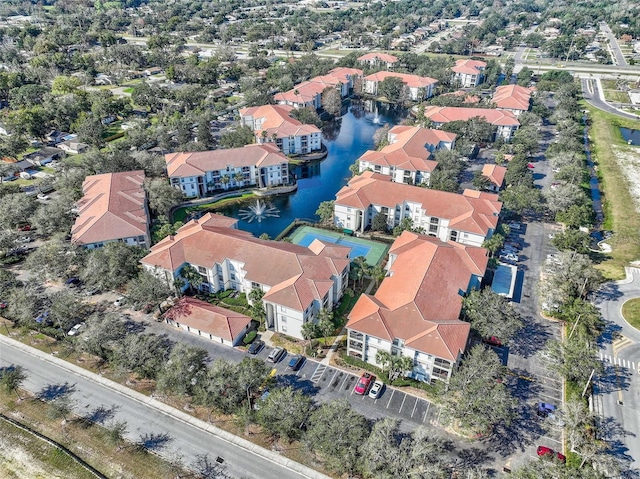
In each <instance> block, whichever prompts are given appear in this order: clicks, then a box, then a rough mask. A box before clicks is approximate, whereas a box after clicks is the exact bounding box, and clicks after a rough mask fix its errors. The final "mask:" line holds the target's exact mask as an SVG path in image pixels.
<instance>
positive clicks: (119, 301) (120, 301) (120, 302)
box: [113, 296, 125, 308]
mask: <svg viewBox="0 0 640 479" xmlns="http://www.w3.org/2000/svg"><path fill="white" fill-rule="evenodd" d="M124 302H125V299H124V297H122V296H120V297H119V298H118V299H116V300H115V301H114V302H113V305H114V306H115V307H116V308H119V307H120V306H122V305H123V304H124Z"/></svg>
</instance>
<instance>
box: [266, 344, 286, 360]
mask: <svg viewBox="0 0 640 479" xmlns="http://www.w3.org/2000/svg"><path fill="white" fill-rule="evenodd" d="M286 355H287V350H286V349H284V348H281V347H280V346H278V347H277V348H274V349H273V351H271V352H270V353H269V357H268V358H267V361H269V362H270V363H278V362H280V361H281V360H282V358H284V357H285V356H286Z"/></svg>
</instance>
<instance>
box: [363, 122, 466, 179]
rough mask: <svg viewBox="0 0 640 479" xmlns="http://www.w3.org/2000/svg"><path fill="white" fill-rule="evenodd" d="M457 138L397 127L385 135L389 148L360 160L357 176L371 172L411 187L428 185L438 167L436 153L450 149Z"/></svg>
mask: <svg viewBox="0 0 640 479" xmlns="http://www.w3.org/2000/svg"><path fill="white" fill-rule="evenodd" d="M456 136H457V135H456V134H455V133H449V132H447V131H442V130H431V129H428V128H420V127H417V126H405V125H397V126H394V127H393V128H391V130H389V133H388V134H387V142H388V145H386V146H385V147H383V148H382V149H381V150H369V151H367V152H365V153H364V154H363V155H362V156H361V157H360V158H359V159H358V161H359V168H360V173H362V172H363V171H365V170H373V171H375V172H376V173H382V174H383V175H390V176H391V177H392V179H393V181H397V182H399V183H409V184H412V185H420V184H423V185H429V182H430V180H431V173H432V172H433V170H434V169H435V168H436V166H437V165H438V163H437V162H436V161H434V160H433V159H432V155H433V153H434V152H435V151H437V150H439V149H441V148H446V149H448V150H451V149H453V147H454V146H455V142H456Z"/></svg>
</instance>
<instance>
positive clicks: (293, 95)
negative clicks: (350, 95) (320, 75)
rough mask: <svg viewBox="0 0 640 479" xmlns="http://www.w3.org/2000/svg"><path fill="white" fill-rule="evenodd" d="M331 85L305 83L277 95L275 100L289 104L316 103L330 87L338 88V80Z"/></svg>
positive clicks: (312, 81) (333, 79)
mask: <svg viewBox="0 0 640 479" xmlns="http://www.w3.org/2000/svg"><path fill="white" fill-rule="evenodd" d="M331 80H332V81H331V83H327V82H326V81H314V79H313V78H312V79H311V80H307V81H304V82H302V83H299V84H298V85H296V86H295V87H293V88H292V89H291V90H289V91H285V92H281V93H276V94H275V95H274V96H273V98H274V99H275V100H276V101H278V102H282V101H286V102H289V103H299V104H306V103H313V102H315V100H316V98H317V97H318V95H320V94H322V92H323V91H324V89H325V88H327V87H328V86H332V87H334V86H336V85H337V84H338V79H337V78H332V79H331Z"/></svg>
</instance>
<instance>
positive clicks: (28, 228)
mask: <svg viewBox="0 0 640 479" xmlns="http://www.w3.org/2000/svg"><path fill="white" fill-rule="evenodd" d="M18 231H31V225H30V224H24V225H20V226H18Z"/></svg>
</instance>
